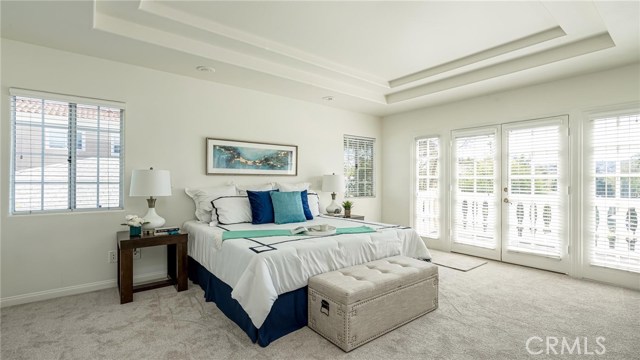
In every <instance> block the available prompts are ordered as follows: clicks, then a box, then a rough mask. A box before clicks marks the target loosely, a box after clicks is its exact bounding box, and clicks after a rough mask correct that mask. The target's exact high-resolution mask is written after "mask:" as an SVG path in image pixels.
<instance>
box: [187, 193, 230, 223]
mask: <svg viewBox="0 0 640 360" xmlns="http://www.w3.org/2000/svg"><path fill="white" fill-rule="evenodd" d="M184 192H186V193H187V195H189V196H190V197H191V199H193V202H194V203H195V205H196V218H198V220H200V221H203V222H206V223H208V222H211V220H212V217H213V220H215V218H216V216H215V214H213V216H212V214H211V212H212V211H213V207H212V206H211V200H213V199H217V198H219V197H221V196H233V195H235V194H236V186H235V185H224V186H217V187H208V188H186V189H184Z"/></svg>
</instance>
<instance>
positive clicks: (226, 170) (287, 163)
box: [206, 138, 298, 176]
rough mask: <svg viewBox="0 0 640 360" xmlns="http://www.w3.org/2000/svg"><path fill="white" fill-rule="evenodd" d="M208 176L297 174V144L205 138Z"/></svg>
mask: <svg viewBox="0 0 640 360" xmlns="http://www.w3.org/2000/svg"><path fill="white" fill-rule="evenodd" d="M206 160H207V166H206V171H207V175H271V176H281V175H291V176H295V175H297V174H298V146H296V145H279V144H268V143H258V142H250V141H238V140H224V139H213V138H207V156H206Z"/></svg>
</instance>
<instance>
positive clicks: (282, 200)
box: [270, 191, 307, 224]
mask: <svg viewBox="0 0 640 360" xmlns="http://www.w3.org/2000/svg"><path fill="white" fill-rule="evenodd" d="M270 195H271V202H272V203H273V213H274V217H275V223H276V224H289V223H296V222H303V221H307V218H306V217H305V216H304V210H303V209H302V195H301V193H300V191H289V192H275V191H274V192H272V193H271V194H270Z"/></svg>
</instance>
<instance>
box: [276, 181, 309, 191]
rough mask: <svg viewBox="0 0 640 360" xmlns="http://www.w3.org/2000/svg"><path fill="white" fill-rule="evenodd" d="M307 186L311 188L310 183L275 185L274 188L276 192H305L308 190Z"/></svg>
mask: <svg viewBox="0 0 640 360" xmlns="http://www.w3.org/2000/svg"><path fill="white" fill-rule="evenodd" d="M309 186H311V183H308V182H301V183H297V184H293V183H276V187H277V188H278V190H280V191H283V192H286V191H305V190H309Z"/></svg>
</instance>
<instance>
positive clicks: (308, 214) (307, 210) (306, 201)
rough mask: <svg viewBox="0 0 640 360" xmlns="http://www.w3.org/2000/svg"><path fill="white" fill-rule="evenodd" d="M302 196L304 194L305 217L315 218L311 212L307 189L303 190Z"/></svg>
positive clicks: (308, 218) (303, 208)
mask: <svg viewBox="0 0 640 360" xmlns="http://www.w3.org/2000/svg"><path fill="white" fill-rule="evenodd" d="M300 196H302V211H304V217H305V218H307V220H313V214H312V213H311V209H309V198H308V196H307V190H305V191H302V192H301V193H300Z"/></svg>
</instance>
